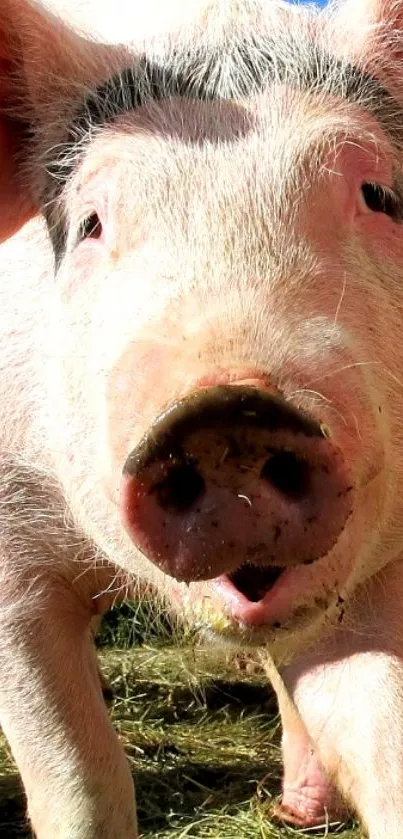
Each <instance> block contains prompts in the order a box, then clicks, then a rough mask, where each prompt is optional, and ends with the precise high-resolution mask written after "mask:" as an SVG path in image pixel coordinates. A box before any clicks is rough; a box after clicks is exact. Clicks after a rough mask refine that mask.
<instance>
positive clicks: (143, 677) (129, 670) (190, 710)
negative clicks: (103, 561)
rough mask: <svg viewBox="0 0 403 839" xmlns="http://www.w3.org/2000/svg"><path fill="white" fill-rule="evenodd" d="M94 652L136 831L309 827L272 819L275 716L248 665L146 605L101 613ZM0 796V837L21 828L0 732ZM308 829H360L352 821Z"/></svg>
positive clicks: (258, 833)
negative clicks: (184, 632)
mask: <svg viewBox="0 0 403 839" xmlns="http://www.w3.org/2000/svg"><path fill="white" fill-rule="evenodd" d="M99 658H100V663H101V667H102V670H103V672H104V673H105V675H106V676H107V678H108V681H109V683H110V685H111V687H112V689H113V692H114V694H115V699H114V702H113V707H112V709H111V713H112V719H113V723H114V726H115V728H116V730H117V731H118V733H119V736H120V737H121V739H122V742H123V744H124V747H125V751H126V754H127V756H128V759H129V762H130V766H131V769H132V773H133V776H134V779H135V783H136V790H137V802H138V812H139V825H140V830H141V834H142V837H144V839H151V837H153V839H287V837H288V839H291V837H293V839H296V837H303V836H305V837H306V836H307V835H308V836H310V835H312V831H309V832H305V833H304V832H302V831H297V830H294V829H292V828H289V827H286V826H285V825H279V824H277V825H276V824H274V823H272V822H271V821H270V813H271V808H272V806H273V803H274V802H275V801H276V800H277V798H278V796H279V793H280V779H281V755H280V747H279V738H280V724H279V718H278V713H277V706H276V702H275V698H274V696H273V693H272V692H271V690H270V688H269V686H268V685H267V681H266V679H265V678H264V676H263V674H262V673H261V672H260V671H259V669H258V668H257V667H256V668H255V669H254V670H253V672H249V667H248V668H246V669H245V668H244V669H242V668H240V667H235V666H234V664H233V662H230V661H229V660H228V659H227V658H226V657H225V656H224V655H221V654H219V653H218V652H216V651H211V650H210V651H206V650H202V649H197V648H196V647H195V646H194V645H193V644H192V643H191V639H189V638H186V637H184V636H181V635H180V633H179V632H178V630H177V628H176V627H174V626H172V625H171V624H170V622H169V620H168V619H167V618H166V617H165V616H161V615H156V614H155V612H154V609H153V607H152V605H150V604H145V605H144V604H143V605H141V606H139V605H126V606H124V607H123V608H120V609H118V610H114V611H113V612H112V613H111V614H110V615H109V616H108V618H107V619H106V621H105V622H104V627H103V632H102V635H101V637H100V653H99ZM0 801H1V806H0V837H1V839H14V837H20V839H26V838H27V837H29V836H30V833H29V831H28V830H27V828H26V825H25V821H24V815H23V796H22V793H21V788H20V785H19V781H18V775H17V773H16V770H15V766H14V764H13V761H12V758H11V756H10V753H9V750H8V748H7V745H6V744H5V742H4V741H2V742H1V743H0ZM314 835H315V836H328V835H329V836H330V835H336V836H338V837H339V839H360V837H361V833H360V831H359V830H358V829H357V828H354V826H352V825H350V826H340V825H339V826H335V827H334V829H332V830H331V829H330V828H327V827H324V828H323V829H322V830H318V831H316V832H315V833H314ZM116 839H119V837H116Z"/></svg>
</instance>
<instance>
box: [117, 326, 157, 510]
mask: <svg viewBox="0 0 403 839" xmlns="http://www.w3.org/2000/svg"><path fill="white" fill-rule="evenodd" d="M167 354H168V355H169V354H173V350H172V349H171V353H170V351H169V349H168V348H167V347H165V346H164V345H159V344H156V343H153V344H150V343H149V342H146V341H141V340H139V341H137V340H136V341H133V342H131V343H130V344H129V345H128V347H127V348H126V349H125V350H124V351H123V353H122V354H121V355H120V357H119V359H118V360H117V362H116V363H115V364H114V366H113V367H112V369H111V370H110V373H109V376H108V383H107V388H106V415H107V420H106V421H107V442H106V446H107V451H108V452H109V453H110V464H109V469H108V473H107V474H106V475H105V476H104V481H103V483H104V487H105V489H106V492H107V494H108V496H109V497H110V499H111V500H112V501H113V502H114V503H115V504H118V503H119V491H120V482H121V476H122V469H123V466H124V464H125V461H126V459H127V457H128V455H129V454H130V452H131V451H132V450H133V448H134V447H135V446H136V445H137V443H138V442H139V441H140V439H141V437H142V436H143V434H144V433H145V431H146V429H147V428H148V426H149V425H150V424H151V423H152V422H153V421H154V419H155V417H156V416H157V415H158V414H159V413H160V412H161V409H162V407H163V405H162V404H161V381H162V380H165V376H164V368H165V365H166V363H167Z"/></svg>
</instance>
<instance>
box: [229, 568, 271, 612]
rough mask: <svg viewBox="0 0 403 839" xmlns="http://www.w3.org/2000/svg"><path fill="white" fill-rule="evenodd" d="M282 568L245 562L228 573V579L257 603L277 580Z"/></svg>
mask: <svg viewBox="0 0 403 839" xmlns="http://www.w3.org/2000/svg"><path fill="white" fill-rule="evenodd" d="M283 571H284V568H278V567H277V566H272V567H270V568H269V567H264V566H263V567H262V566H260V565H253V564H252V563H249V562H245V563H244V564H243V565H241V566H240V567H239V568H237V569H236V570H235V571H232V572H231V573H230V574H228V579H229V580H230V582H231V583H232V585H233V586H234V587H235V588H236V589H237V590H238V591H239V592H241V594H243V595H244V597H246V599H247V600H249V601H250V602H252V603H258V602H259V601H260V600H262V599H263V597H264V596H265V594H267V592H268V591H269V589H270V588H271V587H272V586H273V585H274V583H275V582H276V581H277V579H278V577H279V576H280V574H281V573H282V572H283Z"/></svg>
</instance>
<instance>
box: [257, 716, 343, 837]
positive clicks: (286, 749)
mask: <svg viewBox="0 0 403 839" xmlns="http://www.w3.org/2000/svg"><path fill="white" fill-rule="evenodd" d="M281 720H282V725H283V740H282V756H283V767H284V776H283V794H282V797H281V802H280V804H278V805H276V806H275V808H274V811H273V815H274V816H275V817H276V818H277V819H279V820H281V821H284V822H287V823H288V824H292V825H294V826H295V827H305V828H306V827H318V826H319V825H326V824H329V823H332V822H342V821H345V820H346V819H347V818H348V810H347V807H346V806H344V805H343V804H342V802H341V799H340V795H339V793H338V792H337V790H336V787H335V786H334V784H333V783H332V782H331V781H330V780H329V778H328V777H327V776H326V774H325V772H324V771H323V769H322V767H321V765H320V762H319V760H318V757H317V755H316V752H315V748H314V746H313V743H312V742H311V741H310V739H309V737H308V734H307V732H306V730H304V726H303V724H302V722H301V723H300V726H299V728H298V730H295V725H294V726H291V725H290V726H289V725H288V719H287V717H286V716H284V715H283V716H282V718H281Z"/></svg>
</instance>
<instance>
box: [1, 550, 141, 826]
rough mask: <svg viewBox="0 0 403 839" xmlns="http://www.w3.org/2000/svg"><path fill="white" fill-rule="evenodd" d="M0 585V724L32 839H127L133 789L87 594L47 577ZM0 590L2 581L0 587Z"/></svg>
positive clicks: (44, 573)
mask: <svg viewBox="0 0 403 839" xmlns="http://www.w3.org/2000/svg"><path fill="white" fill-rule="evenodd" d="M2 572H3V574H7V579H4V584H3V585H0V716H1V725H2V726H3V729H4V732H5V734H6V737H7V738H8V740H9V743H10V746H11V748H12V751H13V754H14V756H15V759H16V761H17V764H18V767H19V770H20V772H21V775H22V779H23V783H24V786H25V790H26V793H27V798H28V812H29V816H30V819H31V822H32V826H33V829H34V831H35V834H36V836H37V837H38V839H135V837H136V836H137V827H136V811H135V801H134V794H133V784H132V779H131V776H130V772H129V767H128V764H127V761H126V759H125V755H124V752H123V749H122V747H121V746H120V744H119V742H118V739H117V737H116V734H115V732H114V730H113V728H112V726H111V723H110V721H109V719H108V714H107V710H106V707H105V703H104V701H103V696H102V689H101V683H100V680H99V675H98V672H97V668H96V665H95V654H94V647H93V641H92V637H91V632H90V619H91V604H92V599H91V596H89V593H88V583H89V579H90V575H91V572H89V573H88V574H86V575H84V577H83V579H84V580H85V583H86V591H85V592H84V591H83V590H82V589H81V590H80V591H77V590H76V589H75V587H74V583H73V582H69V581H68V580H66V579H64V578H63V577H62V576H57V575H56V574H54V573H53V572H52V571H50V570H49V567H48V568H47V569H46V570H45V569H44V568H42V569H41V568H39V569H38V568H36V569H34V572H35V573H32V569H30V579H29V580H27V579H26V578H25V579H20V580H18V579H16V576H17V574H16V573H15V570H14V568H13V567H10V568H9V569H8V573H7V570H6V563H4V562H3V564H2ZM1 582H2V583H3V580H2V581H1Z"/></svg>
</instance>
